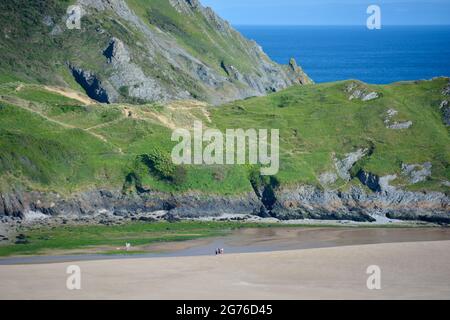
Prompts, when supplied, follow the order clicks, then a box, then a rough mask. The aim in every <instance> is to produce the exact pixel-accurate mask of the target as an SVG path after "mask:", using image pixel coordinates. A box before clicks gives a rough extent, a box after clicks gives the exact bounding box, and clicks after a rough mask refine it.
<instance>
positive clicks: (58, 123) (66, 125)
mask: <svg viewBox="0 0 450 320" xmlns="http://www.w3.org/2000/svg"><path fill="white" fill-rule="evenodd" d="M8 98H9V97H2V98H0V100H2V101H5V102H8V103H14V105H15V106H16V107H19V108H22V109H24V110H26V111H29V112H32V113H34V114H36V115H38V116H40V117H42V118H44V119H45V120H47V121H49V122H52V123H55V124H57V125H59V126H62V127H64V128H67V129H80V130H83V131H84V132H86V133H88V134H90V135H92V136H94V137H95V138H97V139H99V140H101V141H103V142H105V143H109V141H108V139H106V138H105V137H104V136H102V135H100V134H98V133H95V132H92V131H89V130H88V129H83V128H79V127H76V126H73V125H71V124H68V123H64V122H61V121H58V120H55V119H52V118H50V117H48V116H46V115H45V114H43V113H41V112H39V111H37V110H34V109H32V108H30V107H28V106H26V104H25V103H20V102H21V100H20V99H17V98H16V99H8ZM114 147H115V148H116V151H117V152H119V153H120V154H123V151H122V149H121V148H119V147H116V146H114Z"/></svg>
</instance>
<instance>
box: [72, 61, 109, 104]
mask: <svg viewBox="0 0 450 320" xmlns="http://www.w3.org/2000/svg"><path fill="white" fill-rule="evenodd" d="M70 70H71V71H72V75H73V77H74V79H75V81H76V82H78V84H79V85H80V86H81V87H82V88H83V89H84V90H85V91H86V94H87V95H88V96H89V98H91V99H94V100H96V101H98V102H100V103H110V102H111V97H110V94H109V93H108V92H107V90H106V89H105V88H104V87H103V86H102V82H101V81H100V80H99V79H98V77H97V76H96V75H94V74H93V73H91V72H90V71H85V70H83V69H81V68H77V67H74V66H70Z"/></svg>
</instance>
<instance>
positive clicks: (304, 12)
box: [200, 0, 450, 25]
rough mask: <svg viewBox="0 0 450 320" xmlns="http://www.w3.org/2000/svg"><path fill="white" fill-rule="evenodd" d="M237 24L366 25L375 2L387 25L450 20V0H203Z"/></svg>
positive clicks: (420, 23) (384, 23)
mask: <svg viewBox="0 0 450 320" xmlns="http://www.w3.org/2000/svg"><path fill="white" fill-rule="evenodd" d="M200 1H201V2H202V3H203V5H205V6H209V7H212V8H213V9H214V10H215V11H216V12H218V13H219V14H220V16H222V17H223V18H225V19H226V20H228V21H230V22H231V23H232V24H234V25H245V24H247V25H363V24H365V23H366V19H367V14H366V9H367V7H368V6H369V5H371V4H376V5H379V6H380V8H381V15H382V24H383V25H439V24H450V0H379V1H375V0H372V1H370V0H369V1H367V0H200Z"/></svg>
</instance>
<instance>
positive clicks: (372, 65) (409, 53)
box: [236, 26, 450, 84]
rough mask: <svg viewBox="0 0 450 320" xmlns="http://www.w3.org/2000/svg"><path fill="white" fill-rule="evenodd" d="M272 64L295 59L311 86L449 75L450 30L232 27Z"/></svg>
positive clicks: (347, 27)
mask: <svg viewBox="0 0 450 320" xmlns="http://www.w3.org/2000/svg"><path fill="white" fill-rule="evenodd" d="M236 28H237V29H238V30H239V31H240V32H241V33H242V34H243V35H245V36H246V37H247V38H249V39H253V40H255V41H256V42H258V43H259V44H260V45H261V46H262V47H263V49H264V51H265V52H266V53H267V54H268V55H269V56H270V57H271V58H272V59H273V60H274V61H276V62H278V63H282V64H286V63H287V62H288V61H289V58H291V57H294V58H295V59H296V60H297V63H298V64H299V65H300V66H301V67H302V68H303V69H304V70H305V72H307V73H308V75H309V76H310V77H311V78H312V79H313V80H314V81H315V82H318V83H319V82H330V81H337V80H345V79H359V80H362V81H364V82H367V83H372V84H385V83H391V82H396V81H402V80H418V79H430V78H433V77H437V76H450V26H385V27H383V28H382V29H381V30H368V29H367V28H366V27H365V26H339V27H331V26H328V27H316V26H236Z"/></svg>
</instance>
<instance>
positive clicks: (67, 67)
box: [0, 0, 311, 104]
mask: <svg viewBox="0 0 450 320" xmlns="http://www.w3.org/2000/svg"><path fill="white" fill-rule="evenodd" d="M69 4H72V5H76V6H78V7H77V8H79V11H76V10H78V9H76V10H75V11H70V10H69V11H67V9H68V7H69ZM19 7H20V9H19ZM0 10H1V12H2V16H1V19H0V28H1V29H2V31H3V33H4V35H5V36H4V37H1V38H0V48H2V49H4V50H1V52H0V58H1V59H0V60H3V62H2V63H0V69H1V70H3V71H5V73H7V74H10V75H14V76H15V77H18V78H19V79H21V80H26V81H29V80H33V81H38V82H40V83H46V84H49V83H50V84H57V85H62V86H72V87H73V88H75V89H77V88H78V89H80V90H84V91H85V92H86V93H87V94H88V95H89V96H90V97H91V98H93V99H95V100H97V101H99V102H103V103H113V102H119V101H127V102H131V103H143V102H148V101H168V100H177V99H188V98H195V99H199V100H204V101H207V102H210V103H213V104H219V103H223V102H226V101H232V100H237V99H242V98H246V97H250V96H260V95H265V94H266V93H268V92H274V91H278V90H280V89H283V88H286V87H288V86H291V85H294V84H307V83H311V80H310V79H309V78H308V76H307V75H306V74H305V73H304V72H303V71H302V69H301V68H300V67H298V66H297V64H296V62H295V61H294V60H291V61H290V63H289V64H288V65H285V66H282V65H278V64H276V63H274V62H273V61H271V60H270V59H269V58H268V56H267V55H266V54H265V53H264V52H263V50H262V48H261V47H260V46H259V45H258V44H256V43H255V42H254V41H250V40H247V39H245V38H244V37H243V36H242V35H241V34H240V33H238V32H237V31H236V30H234V29H233V28H232V27H231V26H230V24H229V23H228V22H226V21H224V20H223V19H222V18H220V17H219V16H218V15H217V14H215V13H214V11H213V10H212V9H211V8H205V7H203V6H202V5H201V4H200V2H199V1H198V0H149V1H143V0H127V1H125V0H77V1H76V2H75V3H70V2H67V1H62V0H61V1H57V0H52V1H48V2H46V5H45V6H42V4H41V3H40V1H2V4H1V5H0ZM20 10H22V12H27V15H25V14H22V13H21V11H20ZM11 11H12V12H13V13H14V14H6V12H11ZM78 12H79V13H80V17H81V20H80V27H81V28H80V29H76V28H68V27H67V21H72V20H74V19H77V15H78ZM71 19H72V20H71ZM30 20H32V21H30ZM30 42H31V43H33V46H32V47H33V52H26V53H25V56H17V55H13V54H11V53H12V52H22V51H27V50H28V49H31V47H30V48H28V45H30ZM5 50H6V51H5ZM287 62H288V61H286V63H287ZM30 65H32V67H31V68H30V67H29V66H30Z"/></svg>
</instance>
